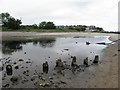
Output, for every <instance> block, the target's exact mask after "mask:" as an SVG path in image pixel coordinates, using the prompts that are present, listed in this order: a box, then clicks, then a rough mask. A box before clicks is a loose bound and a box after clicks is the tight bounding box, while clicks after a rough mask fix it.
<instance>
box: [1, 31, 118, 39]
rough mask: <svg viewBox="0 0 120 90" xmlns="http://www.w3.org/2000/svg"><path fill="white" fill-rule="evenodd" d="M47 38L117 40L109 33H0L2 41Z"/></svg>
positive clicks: (115, 36) (114, 35) (116, 35)
mask: <svg viewBox="0 0 120 90" xmlns="http://www.w3.org/2000/svg"><path fill="white" fill-rule="evenodd" d="M47 36H59V37H62V36H66V37H67V36H110V37H109V40H111V41H116V40H118V39H119V37H118V34H111V33H91V32H60V33H56V32H51V33H39V32H0V37H2V39H3V40H4V39H6V38H7V39H8V37H12V38H14V37H15V38H24V37H37V38H41V37H47Z"/></svg>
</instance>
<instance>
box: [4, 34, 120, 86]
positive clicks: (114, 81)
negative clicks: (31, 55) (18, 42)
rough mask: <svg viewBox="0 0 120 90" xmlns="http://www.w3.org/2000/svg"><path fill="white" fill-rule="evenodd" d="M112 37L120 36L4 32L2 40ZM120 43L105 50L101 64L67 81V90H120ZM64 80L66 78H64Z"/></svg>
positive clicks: (117, 42) (113, 38) (114, 38)
mask: <svg viewBox="0 0 120 90" xmlns="http://www.w3.org/2000/svg"><path fill="white" fill-rule="evenodd" d="M46 35H47V36H54V35H57V36H72V35H76V36H78V35H79V36H80V35H81V36H82V35H83V36H110V40H112V41H116V40H118V39H119V38H118V34H106V33H89V32H88V33H76V32H75V33H37V32H2V38H3V39H8V37H13V38H15V37H16V38H17V37H21V38H23V37H31V36H32V37H43V36H46ZM119 44H120V41H116V42H114V44H111V45H109V46H108V47H107V48H106V49H104V50H103V54H104V55H103V58H102V60H101V64H99V65H93V66H90V67H88V68H87V69H86V70H85V71H84V76H83V75H82V74H80V75H77V76H75V77H74V78H72V77H71V78H70V79H68V80H66V82H67V85H64V86H61V87H67V88H118V56H119V55H120V52H118V45H119ZM63 79H64V78H63Z"/></svg>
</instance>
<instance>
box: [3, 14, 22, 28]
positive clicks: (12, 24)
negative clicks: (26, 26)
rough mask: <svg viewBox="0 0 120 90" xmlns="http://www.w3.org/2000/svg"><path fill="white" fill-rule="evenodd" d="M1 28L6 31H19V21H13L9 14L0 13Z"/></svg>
mask: <svg viewBox="0 0 120 90" xmlns="http://www.w3.org/2000/svg"><path fill="white" fill-rule="evenodd" d="M1 17H2V26H3V27H6V28H8V29H13V30H14V29H20V24H22V22H21V20H19V19H15V18H13V17H12V16H10V14H9V13H1Z"/></svg>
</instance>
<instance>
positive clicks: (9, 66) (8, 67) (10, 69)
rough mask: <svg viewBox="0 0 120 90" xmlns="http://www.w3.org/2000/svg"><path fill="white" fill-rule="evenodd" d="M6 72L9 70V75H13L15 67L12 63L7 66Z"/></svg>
mask: <svg viewBox="0 0 120 90" xmlns="http://www.w3.org/2000/svg"><path fill="white" fill-rule="evenodd" d="M6 72H7V75H12V73H13V69H12V66H11V65H7V66H6Z"/></svg>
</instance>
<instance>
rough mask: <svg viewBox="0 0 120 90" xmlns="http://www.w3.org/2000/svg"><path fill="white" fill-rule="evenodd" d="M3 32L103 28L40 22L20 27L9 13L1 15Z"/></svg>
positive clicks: (73, 30)
mask: <svg viewBox="0 0 120 90" xmlns="http://www.w3.org/2000/svg"><path fill="white" fill-rule="evenodd" d="M0 15H1V17H2V30H3V31H16V30H17V31H22V32H23V31H25V32H80V31H81V32H85V31H91V32H104V30H103V28H101V27H95V26H86V25H70V26H56V25H55V24H54V23H53V22H51V21H49V22H46V21H42V22H40V23H39V25H37V24H33V25H21V24H22V21H21V20H19V19H15V18H14V17H12V16H10V14H9V13H1V14H0Z"/></svg>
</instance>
